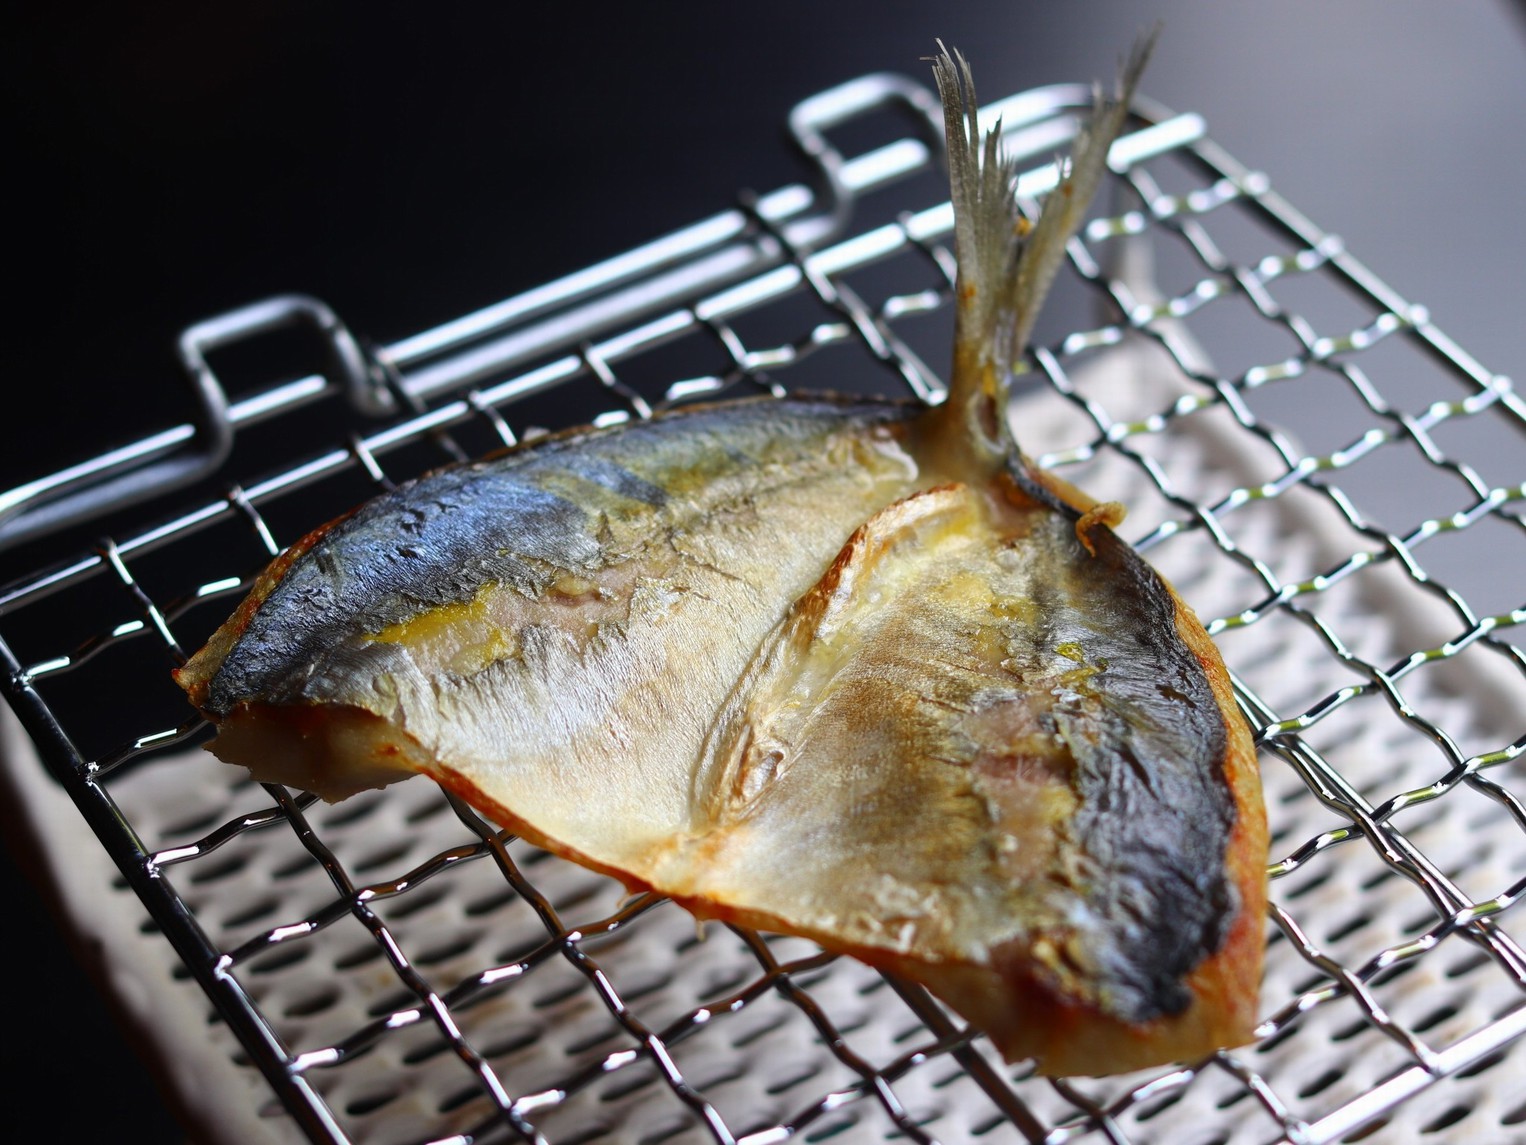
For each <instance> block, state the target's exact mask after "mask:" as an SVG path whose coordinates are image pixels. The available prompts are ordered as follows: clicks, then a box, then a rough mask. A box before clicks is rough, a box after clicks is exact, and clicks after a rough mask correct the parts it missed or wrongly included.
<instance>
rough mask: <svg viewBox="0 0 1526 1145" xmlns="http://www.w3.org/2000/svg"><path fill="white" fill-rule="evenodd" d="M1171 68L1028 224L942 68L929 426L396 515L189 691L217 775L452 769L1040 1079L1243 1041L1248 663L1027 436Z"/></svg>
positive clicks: (1249, 876) (832, 401)
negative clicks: (949, 250)
mask: <svg viewBox="0 0 1526 1145" xmlns="http://www.w3.org/2000/svg"><path fill="white" fill-rule="evenodd" d="M939 47H940V49H942V45H941V44H940V45H939ZM1147 55H1148V42H1146V43H1145V44H1144V45H1142V46H1141V47H1140V48H1139V49H1137V50H1136V51H1135V52H1134V53H1133V54H1132V55H1131V56H1130V58H1129V60H1128V61H1127V62H1126V64H1125V67H1124V69H1123V74H1122V78H1121V81H1120V85H1119V90H1118V91H1117V92H1116V94H1115V95H1114V96H1113V97H1111V98H1104V97H1102V96H1101V94H1100V93H1099V96H1098V103H1097V107H1096V110H1095V113H1094V115H1093V118H1092V121H1091V123H1090V125H1089V127H1088V128H1087V129H1086V130H1085V131H1083V132H1082V134H1081V135H1080V137H1079V138H1078V140H1077V143H1076V145H1075V147H1074V149H1073V153H1072V158H1071V159H1070V161H1069V163H1068V164H1067V165H1066V167H1065V169H1064V172H1063V178H1062V179H1061V182H1060V184H1059V187H1058V189H1057V190H1056V191H1055V192H1053V193H1051V194H1050V195H1049V196H1048V197H1047V200H1046V202H1045V205H1044V209H1043V211H1042V213H1041V215H1040V217H1039V219H1038V221H1037V223H1036V224H1035V225H1034V226H1032V227H1031V228H1030V227H1029V226H1028V224H1027V220H1026V218H1025V216H1024V215H1023V214H1022V213H1021V211H1020V210H1019V208H1018V206H1017V205H1016V204H1015V202H1014V199H1013V195H1012V190H1011V185H1012V178H1013V175H1014V172H1013V169H1012V166H1011V165H1010V164H1009V163H1008V162H1007V161H1006V160H1005V159H1004V158H1003V157H1002V156H1001V154H1000V149H999V144H998V138H999V135H998V131H996V130H993V131H992V132H989V133H986V134H982V133H981V131H980V129H979V126H978V123H977V119H976V106H977V105H976V101H975V95H974V88H973V82H972V79H971V75H970V71H969V68H968V66H967V65H966V64H965V62H964V60H963V59H962V57H960V56H958V55H957V54H956V53H951V52H948V51H947V50H941V51H940V55H939V56H938V58H937V59H936V61H935V64H934V74H935V77H936V79H937V82H938V86H939V89H940V92H941V95H942V98H943V101H944V106H945V109H946V113H947V126H948V138H949V160H950V172H951V184H952V197H953V202H954V208H955V220H956V233H955V253H956V257H957V264H958V268H959V271H958V280H957V283H956V294H957V310H956V334H955V346H954V355H953V370H952V378H951V387H950V394H949V397H948V400H946V401H945V402H944V403H942V404H941V405H938V406H932V407H924V406H922V405H921V404H917V403H910V402H896V401H890V400H867V399H848V398H838V397H831V396H797V397H792V398H787V399H777V400H776V399H753V400H746V401H738V402H726V403H716V404H710V405H704V406H696V407H693V408H690V409H687V410H682V411H675V412H672V413H668V414H664V415H662V416H659V417H655V418H653V419H651V420H649V421H644V422H638V423H634V424H630V425H627V426H622V427H617V428H612V429H603V430H600V429H579V430H574V431H571V432H568V433H564V434H561V435H558V436H555V437H552V438H549V439H543V440H541V441H538V442H536V443H534V444H532V445H529V446H526V447H522V448H518V449H515V450H513V451H510V452H508V453H506V454H504V455H502V456H499V457H496V458H492V459H489V460H486V461H482V462H478V463H475V464H466V465H461V466H457V467H453V468H449V469H446V470H442V471H440V472H437V473H434V474H431V475H428V476H425V477H423V478H421V479H419V480H417V481H415V482H412V483H410V484H408V485H405V486H403V487H401V488H399V489H397V490H396V491H394V492H391V493H388V494H386V495H384V496H382V497H379V498H377V499H375V500H373V501H371V502H369V503H367V504H366V505H363V506H361V507H360V508H359V509H357V510H356V511H354V512H353V513H352V514H350V515H348V516H346V517H344V518H342V519H340V520H338V521H336V522H333V523H330V524H328V525H325V526H324V527H322V528H320V529H318V530H317V531H316V532H314V533H312V534H311V535H309V536H308V537H306V538H304V539H303V540H302V541H300V542H299V543H297V544H296V545H294V546H293V547H292V548H291V549H290V550H288V551H287V552H285V553H284V554H282V555H281V556H280V557H279V558H277V559H276V561H274V562H273V563H272V565H271V566H270V567H269V569H268V570H267V571H266V572H265V573H264V574H263V575H262V576H261V577H260V578H259V580H258V582H257V583H256V585H255V586H254V588H253V590H252V592H251V593H250V595H249V596H248V598H247V599H246V600H245V601H244V602H243V603H242V604H241V606H240V607H239V608H238V610H237V612H236V613H235V614H234V615H233V616H232V617H231V618H230V619H229V620H228V621H227V623H226V624H224V625H223V627H222V628H220V629H219V630H218V632H217V633H216V634H215V635H214V636H213V637H212V639H211V640H210V641H209V642H208V644H207V646H206V647H205V648H204V649H202V650H201V651H200V652H199V653H198V654H197V655H196V656H194V657H193V658H192V659H191V660H190V661H189V662H188V663H187V664H186V665H185V667H184V668H182V669H181V670H180V671H179V672H178V673H177V678H178V680H179V682H180V684H181V685H182V686H183V687H184V688H185V689H186V691H187V693H188V694H189V696H190V698H191V700H192V702H193V703H194V704H195V705H196V706H197V708H198V709H200V710H201V711H202V712H203V713H204V714H205V715H206V716H207V717H208V718H209V719H210V720H211V721H213V722H214V723H215V724H216V725H217V728H218V734H217V737H216V739H215V740H214V741H213V742H212V743H211V745H210V746H211V749H212V750H213V751H214V752H215V753H216V754H217V755H218V756H219V757H221V758H222V759H225V760H228V761H229V762H232V763H236V764H240V765H243V766H246V767H248V768H249V769H250V770H251V771H252V772H253V774H254V775H256V776H257V777H258V778H260V779H262V780H266V781H275V782H281V783H288V784H293V785H296V786H299V787H302V788H306V789H309V790H312V791H315V792H317V793H319V794H320V795H322V796H324V797H325V798H328V799H337V798H342V797H344V796H345V795H347V794H350V793H352V792H354V791H357V790H360V789H362V788H365V787H372V786H380V785H382V784H384V783H387V782H390V781H392V780H394V779H397V778H401V777H403V776H405V775H411V774H415V773H423V774H426V775H429V776H432V777H433V778H435V779H436V780H437V781H439V782H440V783H442V784H443V785H445V786H446V787H447V788H449V789H451V790H453V791H456V792H458V793H459V794H460V795H462V796H463V797H464V798H465V799H467V800H468V801H470V802H471V803H472V804H473V805H475V806H477V807H478V808H480V809H481V810H482V811H483V812H484V813H485V814H487V815H489V816H491V817H492V818H494V819H496V820H497V821H498V822H500V823H502V824H503V825H504V826H506V827H508V828H510V829H511V830H513V831H515V832H517V833H519V834H521V835H522V836H523V837H525V838H526V839H527V840H529V841H531V842H533V843H535V844H537V845H540V846H542V847H545V848H548V849H550V850H552V851H554V852H556V853H558V854H561V855H564V856H566V857H567V858H570V859H573V860H575V861H577V862H580V863H583V864H586V865H587V866H589V867H592V868H594V869H597V870H600V871H604V872H607V873H608V874H610V875H612V876H614V877H615V878H618V879H620V880H622V881H623V882H624V883H625V884H626V886H628V887H630V888H631V889H633V890H638V889H639V890H655V891H658V892H660V893H662V894H665V895H668V896H671V897H672V898H673V899H674V900H676V901H678V902H680V903H682V904H683V905H684V906H686V907H687V908H688V909H689V910H691V911H693V912H694V914H695V915H697V916H699V917H700V918H718V919H725V920H729V921H734V922H737V923H742V924H746V925H749V926H754V927H759V928H764V929H769V930H774V931H781V932H785V933H790V934H797V935H802V936H805V937H808V938H811V939H813V940H815V941H817V942H819V943H820V944H822V945H823V946H825V947H828V948H830V949H833V950H838V951H844V952H847V953H849V954H852V955H854V956H857V957H859V958H861V959H864V960H865V961H867V962H869V963H871V964H873V965H875V966H878V967H881V968H883V969H885V970H886V971H888V972H891V973H894V974H898V975H902V976H904V977H906V978H909V979H912V980H915V981H918V982H921V983H923V984H925V985H926V986H927V987H928V988H929V989H931V990H932V991H933V992H934V993H935V994H936V995H937V996H938V997H940V998H941V999H942V1000H943V1001H944V1002H946V1003H947V1004H948V1005H949V1006H950V1007H952V1008H953V1009H954V1010H955V1011H957V1012H958V1013H960V1014H961V1015H963V1016H964V1017H965V1018H967V1019H968V1020H969V1021H970V1022H972V1023H973V1024H975V1025H976V1026H977V1027H978V1028H979V1029H981V1030H982V1031H984V1032H985V1033H986V1034H988V1035H989V1036H990V1038H991V1039H992V1041H993V1042H994V1044H995V1045H996V1046H997V1047H998V1048H999V1050H1000V1051H1001V1052H1002V1053H1003V1054H1004V1055H1005V1056H1006V1057H1007V1058H1008V1059H1013V1060H1015V1059H1017V1058H1028V1057H1031V1058H1035V1059H1036V1060H1037V1063H1038V1066H1039V1068H1040V1069H1041V1070H1043V1071H1044V1072H1047V1073H1053V1074H1069V1073H1085V1074H1100V1073H1109V1072H1116V1071H1120V1070H1126V1069H1134V1068H1140V1067H1144V1066H1148V1065H1155V1064H1159V1063H1161V1062H1166V1061H1172V1060H1183V1059H1193V1058H1197V1057H1200V1056H1202V1055H1205V1054H1207V1053H1210V1052H1212V1051H1213V1050H1215V1049H1217V1048H1220V1047H1224V1046H1229V1045H1235V1044H1239V1043H1242V1042H1244V1041H1247V1040H1248V1039H1249V1037H1250V1035H1251V1028H1252V1025H1253V1022H1254V1019H1255V1009H1256V1001H1257V993H1258V986H1259V980H1260V973H1261V959H1262V946H1263V939H1264V927H1265V917H1264V916H1265V894H1266V891H1265V863H1266V848H1267V842H1266V825H1265V813H1264V808H1263V806H1262V802H1261V795H1260V787H1259V777H1258V773H1257V769H1256V760H1255V751H1254V747H1253V745H1252V742H1251V738H1250V735H1249V732H1248V731H1247V729H1246V726H1245V724H1244V722H1243V721H1242V719H1241V718H1240V716H1239V714H1238V712H1237V709H1236V707H1235V703H1234V699H1233V695H1232V691H1231V687H1230V683H1229V680H1228V676H1227V673H1226V671H1225V669H1224V666H1223V663H1222V661H1221V659H1220V657H1219V654H1218V652H1217V651H1216V649H1215V648H1214V646H1213V644H1212V642H1211V641H1210V640H1209V638H1208V636H1207V635H1206V634H1205V632H1204V630H1203V628H1202V626H1201V625H1200V624H1199V622H1198V621H1197V619H1196V618H1195V617H1194V616H1193V614H1192V612H1191V610H1190V609H1189V608H1188V607H1187V606H1186V605H1185V604H1184V603H1183V602H1182V601H1181V600H1180V599H1179V598H1178V597H1177V596H1176V594H1175V593H1174V592H1173V591H1172V589H1171V588H1170V586H1169V585H1167V584H1166V583H1165V582H1164V581H1163V580H1162V579H1161V578H1160V576H1159V575H1157V574H1156V573H1155V572H1154V571H1153V570H1151V569H1150V568H1149V566H1148V565H1147V564H1145V563H1144V562H1143V561H1142V560H1141V559H1140V558H1139V557H1138V555H1137V554H1135V553H1134V552H1133V551H1132V550H1131V549H1130V548H1129V547H1128V546H1127V545H1126V544H1125V543H1124V542H1123V541H1121V540H1120V539H1119V538H1118V537H1117V536H1116V535H1115V533H1114V532H1113V529H1112V526H1113V525H1116V524H1117V522H1118V520H1119V519H1120V517H1121V509H1120V508H1119V507H1118V506H1115V505H1098V504H1096V503H1094V502H1093V501H1091V500H1090V499H1089V498H1087V497H1086V496H1085V495H1084V494H1082V493H1080V492H1079V491H1077V490H1075V489H1073V488H1071V487H1070V486H1068V485H1066V484H1064V483H1063V482H1060V481H1058V480H1056V479H1055V478H1054V477H1052V476H1051V475H1049V474H1047V473H1045V472H1044V471H1042V470H1040V469H1039V468H1037V467H1036V466H1035V465H1034V464H1033V463H1032V462H1031V461H1030V460H1029V459H1028V458H1027V457H1026V456H1025V455H1024V454H1023V453H1022V452H1021V450H1019V449H1018V448H1017V446H1016V444H1015V443H1014V442H1013V441H1012V440H1011V435H1010V432H1009V430H1008V428H1007V417H1006V409H1007V387H1008V382H1009V379H1010V377H1011V376H1012V374H1013V372H1014V371H1015V370H1019V369H1021V366H1022V361H1023V357H1022V355H1023V351H1024V347H1025V344H1026V341H1027V338H1028V335H1029V332H1030V331H1031V329H1032V324H1033V319H1034V317H1035V315H1036V314H1037V312H1038V309H1039V306H1040V305H1041V302H1042V299H1043V296H1044V294H1045V293H1046V291H1047V290H1048V287H1049V284H1050V280H1051V279H1052V278H1053V276H1054V274H1055V271H1056V269H1057V268H1058V266H1059V264H1060V261H1061V259H1062V258H1063V253H1064V244H1065V243H1066V241H1067V240H1068V238H1069V237H1070V235H1071V234H1072V233H1073V232H1074V230H1075V228H1076V226H1077V225H1078V224H1079V221H1080V219H1081V217H1082V215H1083V213H1084V211H1085V210H1086V204H1087V202H1088V200H1089V199H1090V198H1091V196H1092V193H1093V191H1094V189H1095V187H1096V186H1097V184H1098V183H1099V182H1100V180H1101V178H1102V175H1103V173H1104V171H1105V167H1106V160H1107V153H1108V148H1109V146H1110V144H1111V142H1112V140H1113V139H1114V138H1115V137H1116V136H1117V134H1118V133H1119V131H1120V130H1121V128H1122V126H1123V124H1124V122H1125V118H1126V115H1127V104H1128V100H1129V98H1130V93H1131V92H1132V89H1133V86H1134V84H1135V82H1136V80H1137V78H1138V75H1139V72H1140V70H1141V69H1142V68H1143V66H1144V62H1145V58H1146V57H1147Z"/></svg>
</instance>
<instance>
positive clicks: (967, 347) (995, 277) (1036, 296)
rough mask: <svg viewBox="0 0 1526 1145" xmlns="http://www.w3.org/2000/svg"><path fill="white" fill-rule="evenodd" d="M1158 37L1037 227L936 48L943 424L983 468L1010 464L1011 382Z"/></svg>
mask: <svg viewBox="0 0 1526 1145" xmlns="http://www.w3.org/2000/svg"><path fill="white" fill-rule="evenodd" d="M1158 34H1159V26H1158V25H1157V26H1156V27H1155V28H1153V29H1151V31H1150V32H1148V33H1147V34H1145V35H1144V36H1142V37H1141V38H1140V39H1139V40H1138V41H1137V42H1136V43H1135V44H1134V46H1133V48H1132V50H1131V51H1130V52H1129V53H1128V55H1127V56H1126V57H1125V59H1124V60H1123V61H1122V63H1121V65H1120V67H1119V76H1118V82H1117V86H1116V89H1115V91H1114V93H1113V95H1111V96H1108V95H1106V94H1104V93H1103V92H1102V90H1101V89H1100V87H1099V88H1098V89H1097V91H1096V94H1095V99H1094V106H1093V110H1092V115H1091V119H1090V121H1089V122H1088V123H1087V124H1086V126H1084V127H1083V128H1082V129H1081V130H1080V131H1079V132H1078V133H1077V135H1076V138H1075V142H1074V143H1073V144H1072V146H1071V153H1070V157H1069V158H1068V159H1067V160H1064V161H1062V162H1061V163H1060V171H1059V182H1058V184H1057V185H1056V187H1055V189H1054V190H1053V191H1051V192H1050V193H1049V194H1048V195H1047V196H1046V197H1045V200H1044V203H1043V209H1042V211H1041V212H1040V214H1039V218H1038V221H1037V222H1036V223H1035V222H1032V221H1031V220H1030V219H1029V218H1028V216H1027V215H1026V214H1024V213H1023V210H1022V208H1021V207H1020V206H1019V204H1018V202H1017V199H1016V197H1015V196H1014V195H1013V183H1014V181H1015V179H1016V176H1017V166H1016V163H1015V161H1013V160H1012V159H1010V158H1009V157H1008V156H1006V155H1005V154H1003V152H1002V149H1001V123H1000V121H998V122H997V123H996V124H995V125H994V126H993V127H992V128H991V129H990V130H988V131H986V132H985V133H984V134H982V133H981V131H980V124H979V119H978V107H979V105H978V104H977V103H976V100H975V83H974V79H973V77H972V75H971V72H970V66H969V63H968V62H967V61H966V60H965V58H964V56H963V55H961V54H960V53H959V52H958V51H957V50H955V51H950V50H949V49H948V48H946V47H945V46H944V44H943V41H942V40H939V41H938V49H939V55H938V56H937V57H936V58H935V59H934V60H933V77H934V79H935V80H936V81H937V85H938V94H939V97H940V98H941V100H942V102H943V116H944V129H945V133H946V135H947V139H948V167H949V190H950V198H951V201H952V204H953V208H954V258H955V262H956V264H957V266H958V274H957V278H956V281H955V286H954V292H955V298H956V304H955V312H954V313H955V316H954V361H953V372H952V377H951V383H950V387H949V395H948V398H947V399H946V401H945V402H944V412H943V413H942V415H941V418H940V420H941V421H942V422H943V423H944V427H945V429H946V431H947V432H949V433H951V434H952V435H953V436H954V437H955V438H956V439H960V440H962V441H963V442H964V443H965V448H966V449H969V448H971V447H973V450H974V452H975V453H976V454H977V455H978V459H979V460H981V461H983V462H985V463H986V464H988V465H1000V464H1004V463H1005V461H1006V459H1007V457H1008V456H1009V455H1010V453H1011V451H1012V446H1013V443H1012V442H1011V440H1010V436H1009V434H1008V431H1007V429H1006V418H1005V416H1004V413H1005V405H1006V395H1007V383H1008V379H1009V378H1010V377H1011V375H1012V374H1013V372H1014V371H1016V370H1018V369H1020V368H1021V364H1022V355H1023V353H1024V351H1025V350H1026V349H1027V345H1028V339H1029V338H1030V337H1031V336H1032V333H1033V327H1034V323H1035V321H1036V320H1037V318H1038V314H1039V311H1040V309H1041V308H1042V306H1043V304H1044V298H1045V296H1046V295H1047V294H1048V293H1049V288H1050V287H1051V286H1052V285H1053V283H1054V278H1055V275H1056V273H1057V272H1058V271H1059V268H1060V263H1061V262H1062V261H1063V259H1064V257H1065V245H1066V243H1067V242H1069V241H1070V238H1071V236H1072V235H1074V234H1075V232H1076V230H1077V228H1079V227H1080V225H1081V222H1082V220H1083V219H1084V218H1085V216H1086V211H1087V207H1088V205H1089V204H1090V202H1091V199H1092V196H1093V195H1095V194H1096V191H1097V188H1098V187H1099V186H1100V185H1101V183H1102V178H1103V175H1104V173H1105V172H1106V170H1107V157H1108V151H1109V149H1110V148H1111V147H1112V144H1113V142H1114V140H1116V139H1117V138H1118V135H1119V134H1120V133H1121V132H1122V130H1123V126H1124V124H1125V122H1126V121H1127V119H1128V110H1129V104H1130V102H1131V101H1132V99H1133V95H1134V90H1135V87H1136V86H1137V84H1138V82H1139V77H1140V75H1141V74H1142V73H1143V71H1144V68H1145V65H1146V64H1147V63H1148V62H1149V58H1150V54H1151V52H1152V50H1153V49H1154V46H1155V41H1156V38H1157V36H1158Z"/></svg>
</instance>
